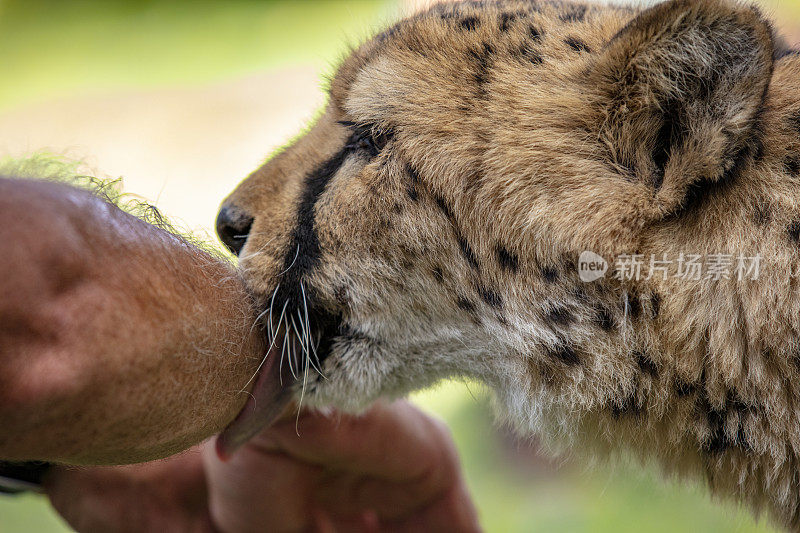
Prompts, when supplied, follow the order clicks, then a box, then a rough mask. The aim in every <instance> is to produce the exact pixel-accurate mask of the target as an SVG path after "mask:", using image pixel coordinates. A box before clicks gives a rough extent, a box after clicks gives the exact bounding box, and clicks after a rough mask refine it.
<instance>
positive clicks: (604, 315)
mask: <svg viewBox="0 0 800 533" xmlns="http://www.w3.org/2000/svg"><path fill="white" fill-rule="evenodd" d="M596 320H597V325H598V326H600V329H602V330H603V331H611V330H613V329H614V327H615V326H616V323H615V320H614V317H613V315H612V314H611V311H609V310H608V309H606V308H605V307H600V308H599V309H598V310H597V318H596Z"/></svg>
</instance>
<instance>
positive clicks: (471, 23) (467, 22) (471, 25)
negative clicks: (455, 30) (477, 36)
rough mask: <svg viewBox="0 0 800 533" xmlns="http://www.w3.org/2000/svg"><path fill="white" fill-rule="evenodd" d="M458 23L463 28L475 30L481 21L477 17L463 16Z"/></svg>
mask: <svg viewBox="0 0 800 533" xmlns="http://www.w3.org/2000/svg"><path fill="white" fill-rule="evenodd" d="M458 25H459V26H460V27H461V29H463V30H467V31H475V30H476V29H478V27H479V26H480V25H481V21H480V20H479V19H478V17H464V18H463V19H461V20H460V21H459V23H458Z"/></svg>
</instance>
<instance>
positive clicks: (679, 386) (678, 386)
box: [675, 378, 697, 398]
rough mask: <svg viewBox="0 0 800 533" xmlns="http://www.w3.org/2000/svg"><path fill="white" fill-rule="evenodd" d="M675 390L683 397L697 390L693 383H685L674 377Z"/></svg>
mask: <svg viewBox="0 0 800 533" xmlns="http://www.w3.org/2000/svg"><path fill="white" fill-rule="evenodd" d="M675 392H676V393H677V395H678V397H679V398H685V397H686V396H690V395H692V394H694V393H695V392H697V386H696V385H694V384H693V383H687V382H685V381H683V380H682V379H680V378H675Z"/></svg>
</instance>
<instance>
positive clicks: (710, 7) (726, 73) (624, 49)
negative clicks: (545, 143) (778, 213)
mask: <svg viewBox="0 0 800 533" xmlns="http://www.w3.org/2000/svg"><path fill="white" fill-rule="evenodd" d="M773 48H774V46H773V37H772V30H771V28H770V26H769V24H768V23H767V22H765V21H764V20H763V19H762V17H761V15H760V14H759V12H758V11H757V10H756V9H755V8H754V7H748V6H743V5H741V4H736V3H731V2H727V1H725V0H671V1H668V2H665V3H663V4H659V5H656V6H654V7H652V8H650V9H647V10H646V11H644V12H642V13H641V14H640V15H639V16H638V17H637V18H635V19H634V20H633V21H632V22H630V23H629V24H628V25H627V26H625V27H624V28H623V29H622V30H621V31H620V32H619V33H618V34H617V35H616V36H615V37H614V38H613V39H612V40H611V41H610V42H609V43H608V44H607V46H606V47H605V49H604V50H603V52H602V55H601V56H600V57H599V60H598V63H597V64H596V65H595V67H594V69H593V71H592V74H591V76H590V81H591V82H592V83H593V85H594V87H595V88H597V89H598V90H599V91H600V100H599V103H600V105H601V107H602V111H601V116H600V120H599V121H598V123H600V124H601V125H600V131H599V138H600V140H601V142H602V143H603V144H604V145H605V146H606V148H607V149H608V151H609V152H610V154H611V157H612V159H613V162H614V166H615V167H616V168H617V169H619V171H620V172H621V173H624V174H625V175H626V177H628V178H630V179H632V180H633V181H634V182H639V183H642V184H644V185H645V186H647V187H649V188H652V191H653V198H654V204H653V206H652V208H653V212H652V213H651V214H650V216H651V217H654V218H660V217H663V216H665V215H667V214H670V213H674V212H676V211H678V210H680V209H681V208H682V207H683V206H685V205H686V203H687V200H688V197H689V193H690V192H691V190H692V189H694V188H695V187H693V186H696V185H699V184H701V183H703V182H715V181H718V180H720V179H722V178H723V177H724V176H725V175H726V173H728V172H730V171H731V170H732V169H733V168H734V167H735V165H736V162H737V161H740V160H743V159H745V157H746V156H747V154H748V153H756V152H757V151H758V144H759V142H758V137H759V135H758V128H759V127H758V122H759V116H760V110H761V108H762V105H763V103H764V99H765V96H766V91H767V88H768V86H769V80H770V78H771V76H772V67H773Z"/></svg>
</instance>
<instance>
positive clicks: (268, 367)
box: [217, 343, 292, 461]
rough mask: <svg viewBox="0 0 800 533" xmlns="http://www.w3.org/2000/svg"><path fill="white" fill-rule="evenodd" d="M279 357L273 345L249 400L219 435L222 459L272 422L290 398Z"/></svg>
mask: <svg viewBox="0 0 800 533" xmlns="http://www.w3.org/2000/svg"><path fill="white" fill-rule="evenodd" d="M277 344H280V343H277ZM280 356H281V351H280V349H279V348H278V347H277V346H273V347H272V349H271V350H270V351H269V353H268V354H267V358H266V360H265V361H264V365H263V366H262V368H261V370H260V371H259V373H258V377H257V378H256V383H255V385H254V386H253V390H252V392H251V397H250V399H249V400H247V403H246V404H245V406H244V408H243V409H242V410H241V412H240V413H239V414H238V415H237V416H236V418H235V419H234V420H233V422H231V423H230V424H229V425H228V427H226V428H225V430H224V431H223V432H222V433H221V434H220V435H219V436H218V437H217V455H218V456H219V457H220V459H222V460H223V461H224V460H226V459H227V458H229V457H230V456H231V455H232V454H233V453H234V452H235V451H236V450H238V449H239V447H241V446H242V445H243V444H244V443H245V442H247V441H248V440H250V439H251V438H252V437H254V436H255V435H256V434H258V432H260V431H261V430H262V429H264V428H265V427H267V426H269V425H270V424H272V423H273V422H274V421H275V420H276V419H277V418H278V417H279V416H280V414H281V413H282V412H283V410H284V408H285V407H286V406H287V405H288V404H289V402H290V401H291V398H292V394H291V391H290V388H289V387H284V386H282V385H281V376H280V364H279V363H280V361H279V359H280Z"/></svg>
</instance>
